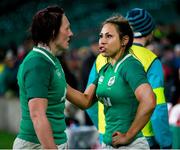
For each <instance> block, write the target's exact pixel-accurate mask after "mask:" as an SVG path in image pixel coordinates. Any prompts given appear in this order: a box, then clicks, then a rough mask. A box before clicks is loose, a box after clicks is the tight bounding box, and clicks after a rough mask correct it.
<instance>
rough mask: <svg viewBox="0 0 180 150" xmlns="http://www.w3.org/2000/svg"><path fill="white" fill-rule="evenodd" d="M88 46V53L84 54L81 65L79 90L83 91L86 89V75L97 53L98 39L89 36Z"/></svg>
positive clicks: (87, 75)
mask: <svg viewBox="0 0 180 150" xmlns="http://www.w3.org/2000/svg"><path fill="white" fill-rule="evenodd" d="M89 43H90V47H89V49H88V52H89V53H88V55H86V56H85V57H84V59H83V61H82V67H81V90H82V91H84V90H85V89H86V85H87V81H88V77H89V73H90V70H91V68H92V66H93V63H94V61H95V59H96V56H97V54H98V39H97V37H95V36H93V37H90V38H89Z"/></svg>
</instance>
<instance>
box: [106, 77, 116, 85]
mask: <svg viewBox="0 0 180 150" xmlns="http://www.w3.org/2000/svg"><path fill="white" fill-rule="evenodd" d="M114 82H115V76H113V77H111V78H110V79H109V81H108V86H112V85H113V84H114Z"/></svg>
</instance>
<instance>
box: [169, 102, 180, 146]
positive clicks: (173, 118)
mask: <svg viewBox="0 0 180 150" xmlns="http://www.w3.org/2000/svg"><path fill="white" fill-rule="evenodd" d="M169 123H170V125H171V131H172V135H173V145H172V148H173V149H180V136H179V135H180V103H179V104H176V105H174V106H173V107H172V108H171V110H170V114H169Z"/></svg>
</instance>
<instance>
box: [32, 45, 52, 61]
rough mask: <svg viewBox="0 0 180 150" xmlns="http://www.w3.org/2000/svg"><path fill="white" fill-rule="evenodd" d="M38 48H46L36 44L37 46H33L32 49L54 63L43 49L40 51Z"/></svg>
mask: <svg viewBox="0 0 180 150" xmlns="http://www.w3.org/2000/svg"><path fill="white" fill-rule="evenodd" d="M39 48H43V49H45V50H47V49H46V48H44V47H40V46H39V45H38V47H37V48H36V47H34V48H33V51H35V52H38V53H41V54H43V55H44V56H45V57H46V58H48V59H49V60H50V61H51V62H52V63H53V65H55V62H54V61H53V60H52V59H51V57H49V56H48V55H47V54H46V53H45V52H44V51H42V50H41V49H39ZM47 51H48V50H47Z"/></svg>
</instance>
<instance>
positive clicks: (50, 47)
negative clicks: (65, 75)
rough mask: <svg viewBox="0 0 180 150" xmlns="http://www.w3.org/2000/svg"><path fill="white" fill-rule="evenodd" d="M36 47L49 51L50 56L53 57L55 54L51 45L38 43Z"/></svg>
mask: <svg viewBox="0 0 180 150" xmlns="http://www.w3.org/2000/svg"><path fill="white" fill-rule="evenodd" d="M38 47H41V48H43V49H46V50H47V51H49V52H50V53H51V54H53V55H55V52H54V48H53V46H51V45H49V46H48V45H46V44H43V43H38Z"/></svg>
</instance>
